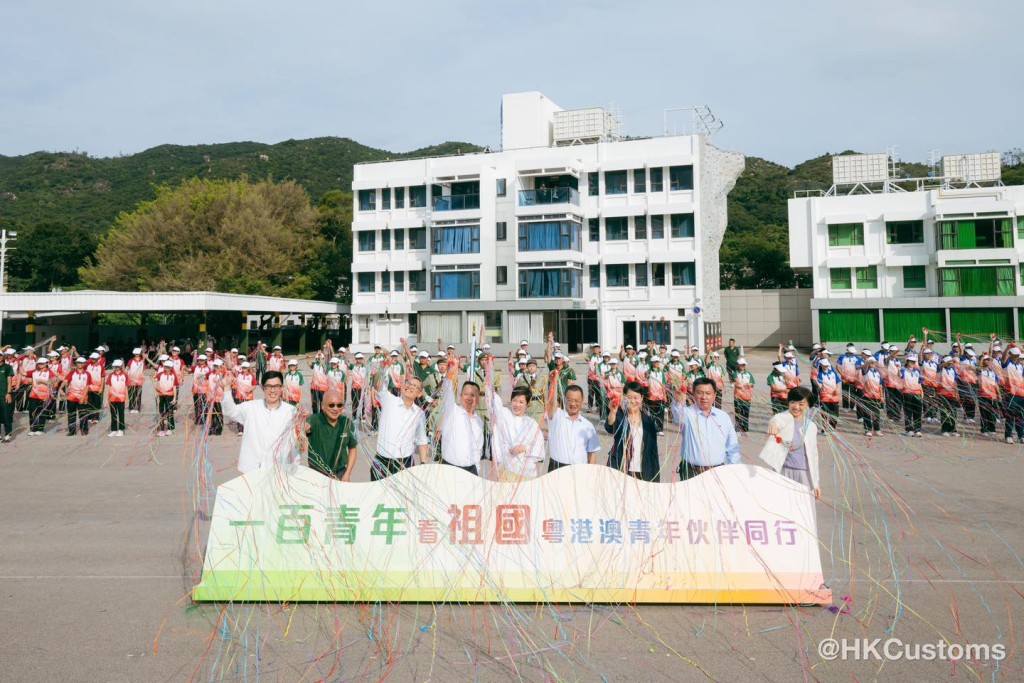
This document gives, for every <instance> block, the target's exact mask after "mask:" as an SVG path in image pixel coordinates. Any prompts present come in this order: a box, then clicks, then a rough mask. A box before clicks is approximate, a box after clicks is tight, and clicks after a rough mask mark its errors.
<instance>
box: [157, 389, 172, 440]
mask: <svg viewBox="0 0 1024 683" xmlns="http://www.w3.org/2000/svg"><path fill="white" fill-rule="evenodd" d="M157 404H158V410H159V411H160V427H159V430H160V431H161V432H165V431H167V430H168V429H174V397H173V396H159V397H157Z"/></svg>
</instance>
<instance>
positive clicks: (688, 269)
mask: <svg viewBox="0 0 1024 683" xmlns="http://www.w3.org/2000/svg"><path fill="white" fill-rule="evenodd" d="M696 284H697V265H696V264H695V263H673V264H672V286H673V287H693V286H695V285H696Z"/></svg>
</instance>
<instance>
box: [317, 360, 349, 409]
mask: <svg viewBox="0 0 1024 683" xmlns="http://www.w3.org/2000/svg"><path fill="white" fill-rule="evenodd" d="M327 390H328V391H340V392H341V395H342V397H344V396H345V371H344V370H343V369H342V367H341V359H340V358H338V357H337V356H331V359H330V360H329V361H327ZM322 398H323V397H321V400H322Z"/></svg>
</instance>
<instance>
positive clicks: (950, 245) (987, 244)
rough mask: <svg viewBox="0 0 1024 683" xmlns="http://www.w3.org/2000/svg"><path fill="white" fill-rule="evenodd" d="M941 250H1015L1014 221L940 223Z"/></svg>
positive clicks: (994, 219) (975, 219) (1005, 219)
mask: <svg viewBox="0 0 1024 683" xmlns="http://www.w3.org/2000/svg"><path fill="white" fill-rule="evenodd" d="M938 228H939V229H938V233H939V249H1010V248H1013V220H1012V219H1010V218H971V219H967V220H957V221H940V222H939V224H938Z"/></svg>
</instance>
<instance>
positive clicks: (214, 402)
mask: <svg viewBox="0 0 1024 683" xmlns="http://www.w3.org/2000/svg"><path fill="white" fill-rule="evenodd" d="M229 375H230V373H229V372H228V371H227V370H225V368H224V361H222V360H221V359H220V358H218V359H216V360H214V361H213V363H212V364H211V368H210V374H209V375H207V376H206V401H207V403H208V404H209V406H210V432H209V433H210V436H220V435H221V434H223V433H224V407H223V405H222V403H223V401H224V384H225V381H224V378H225V376H228V381H229V382H230V381H231V378H230V376H229Z"/></svg>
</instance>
